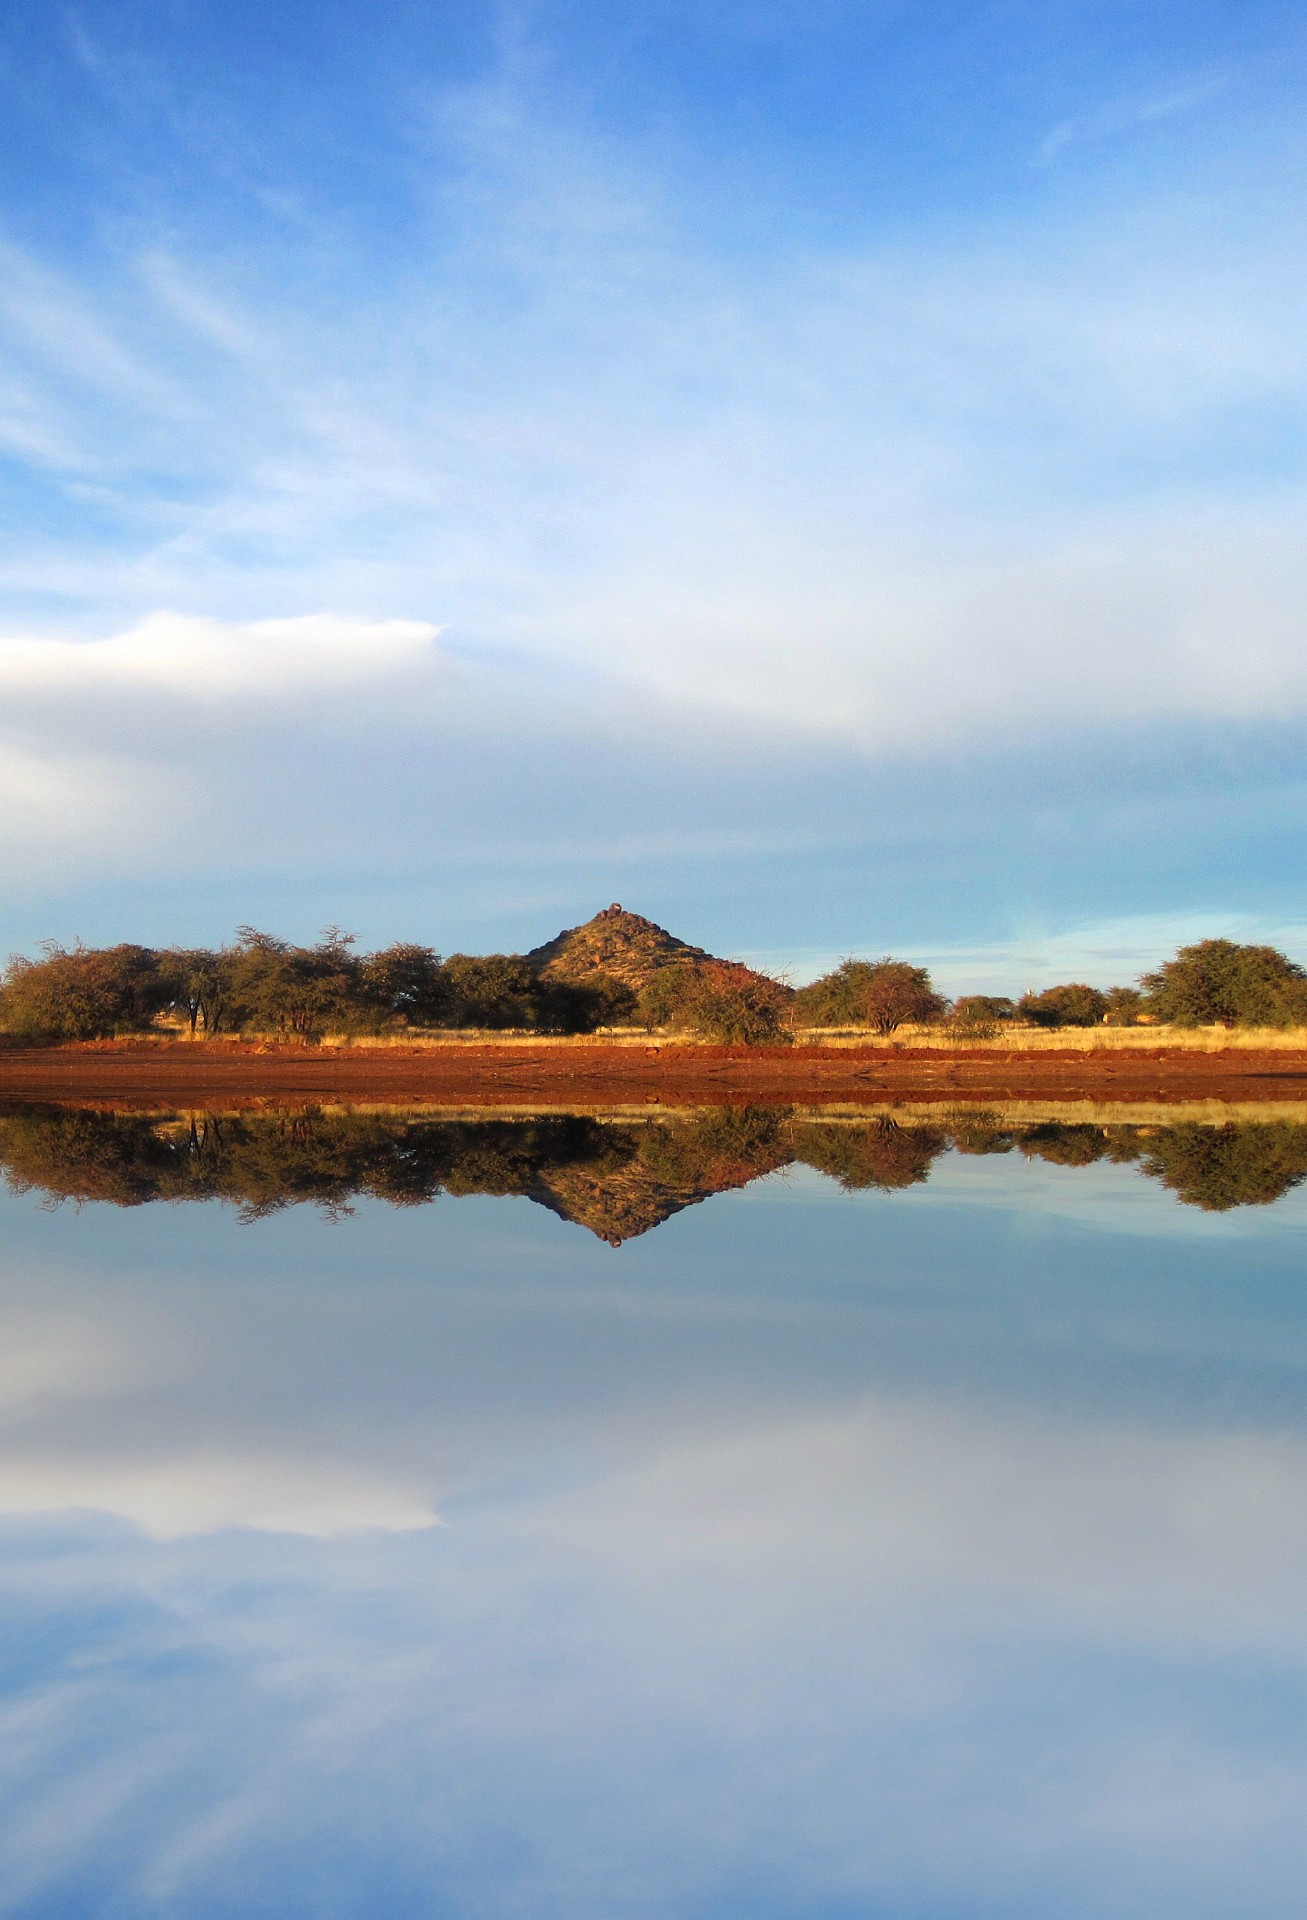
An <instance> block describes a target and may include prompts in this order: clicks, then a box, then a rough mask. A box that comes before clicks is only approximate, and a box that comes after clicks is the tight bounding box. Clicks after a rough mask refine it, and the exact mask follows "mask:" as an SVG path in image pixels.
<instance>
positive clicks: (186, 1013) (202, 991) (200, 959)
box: [157, 947, 234, 1036]
mask: <svg viewBox="0 0 1307 1920" xmlns="http://www.w3.org/2000/svg"><path fill="white" fill-rule="evenodd" d="M157 959H158V968H159V978H160V981H161V983H162V984H163V986H164V988H165V990H166V993H167V999H166V1002H165V1004H166V1005H167V1006H168V1007H169V1008H171V1009H172V1010H173V1011H174V1012H176V1013H179V1014H181V1016H182V1017H183V1019H185V1021H186V1022H187V1025H188V1027H189V1029H190V1032H191V1034H192V1036H194V1034H195V1033H196V1031H197V1029H199V1028H201V1027H202V1028H203V1029H204V1031H205V1033H206V1034H215V1033H219V1032H221V1030H222V1028H223V1026H224V1024H225V1023H226V1022H227V1021H228V1018H229V1016H230V1014H231V1012H232V975H233V967H234V956H233V954H232V953H231V951H230V950H229V949H228V948H226V947H223V948H221V949H220V950H219V951H218V952H217V953H211V952H210V951H209V950H208V949H207V948H206V947H170V948H169V949H168V951H167V952H166V953H161V954H159V955H158V956H157Z"/></svg>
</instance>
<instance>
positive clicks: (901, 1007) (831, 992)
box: [794, 955, 947, 1034]
mask: <svg viewBox="0 0 1307 1920" xmlns="http://www.w3.org/2000/svg"><path fill="white" fill-rule="evenodd" d="M946 1005H947V1002H946V1001H945V1000H944V999H943V997H942V996H941V995H940V994H938V993H936V992H935V989H934V987H933V986H932V985H931V980H930V975H929V973H928V972H927V971H926V969H925V967H914V966H912V965H911V964H910V962H908V961H907V960H893V959H891V958H890V957H889V956H888V955H887V956H886V957H885V958H884V959H883V960H842V961H841V962H840V964H839V966H838V967H836V968H835V969H834V971H833V972H831V973H826V974H823V975H822V977H821V978H820V979H819V980H814V981H813V982H812V984H811V985H810V986H807V987H800V989H799V991H798V993H797V994H796V995H795V1007H794V1011H795V1014H796V1016H797V1018H798V1019H799V1020H801V1021H802V1022H803V1023H804V1024H805V1025H808V1026H814V1027H871V1028H872V1029H873V1030H874V1031H875V1032H876V1033H881V1034H890V1033H894V1032H896V1031H897V1029H898V1028H899V1027H901V1026H903V1025H904V1024H905V1023H907V1022H912V1023H914V1024H915V1023H918V1022H921V1021H927V1020H935V1019H937V1018H938V1017H939V1015H940V1014H942V1013H943V1012H944V1010H945V1007H946Z"/></svg>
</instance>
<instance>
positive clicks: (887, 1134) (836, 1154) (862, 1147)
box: [792, 1115, 949, 1193]
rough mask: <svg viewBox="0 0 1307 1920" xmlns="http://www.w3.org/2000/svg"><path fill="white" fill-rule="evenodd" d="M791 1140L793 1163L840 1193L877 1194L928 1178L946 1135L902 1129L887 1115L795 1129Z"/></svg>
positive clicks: (923, 1129) (919, 1128) (945, 1143)
mask: <svg viewBox="0 0 1307 1920" xmlns="http://www.w3.org/2000/svg"><path fill="white" fill-rule="evenodd" d="M792 1138H793V1144H794V1157H795V1159H797V1160H802V1161H804V1162H805V1163H806V1164H807V1165H808V1166H810V1167H815V1168H816V1170H817V1172H818V1173H825V1174H829V1176H830V1178H831V1179H832V1180H838V1181H839V1183H840V1185H841V1186H842V1187H844V1188H846V1189H849V1190H853V1189H857V1188H866V1187H875V1188H877V1189H878V1190H879V1191H880V1192H881V1193H893V1192H895V1191H896V1190H897V1189H898V1188H900V1187H912V1186H916V1185H917V1184H918V1182H920V1181H922V1180H927V1179H929V1177H930V1169H931V1165H932V1163H933V1162H934V1160H935V1159H936V1158H937V1156H938V1155H939V1154H941V1153H943V1151H944V1149H945V1147H947V1146H948V1144H949V1142H948V1136H947V1134H944V1133H939V1132H937V1131H936V1130H935V1129H934V1128H931V1127H924V1126H910V1127H902V1126H900V1125H899V1123H898V1122H897V1121H896V1120H892V1119H890V1118H889V1117H888V1115H881V1116H880V1117H878V1118H877V1119H875V1120H873V1121H871V1122H870V1124H868V1125H864V1126H829V1125H822V1124H820V1123H814V1124H810V1125H808V1126H798V1127H795V1128H794V1130H793V1134H792Z"/></svg>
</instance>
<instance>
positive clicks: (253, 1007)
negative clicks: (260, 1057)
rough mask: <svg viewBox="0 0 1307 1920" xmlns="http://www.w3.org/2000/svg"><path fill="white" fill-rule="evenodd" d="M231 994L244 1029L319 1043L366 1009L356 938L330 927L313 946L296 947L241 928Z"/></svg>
mask: <svg viewBox="0 0 1307 1920" xmlns="http://www.w3.org/2000/svg"><path fill="white" fill-rule="evenodd" d="M237 940H238V944H237V945H236V947H235V948H234V949H233V950H232V954H231V994H232V1000H233V1003H234V1007H235V1011H236V1015H237V1017H238V1018H239V1020H240V1024H241V1025H242V1026H243V1027H250V1028H253V1029H255V1031H257V1032H261V1033H289V1034H293V1035H294V1036H295V1037H296V1039H299V1040H313V1039H316V1038H317V1037H318V1036H319V1035H320V1034H322V1033H323V1032H324V1031H325V1030H326V1029H328V1028H330V1027H334V1026H340V1027H348V1026H350V1025H353V1024H354V1023H355V1022H356V1021H357V1019H358V1015H359V1011H360V993H359V962H358V960H357V958H356V957H355V955H354V954H353V953H352V952H351V951H350V949H351V947H352V946H353V943H354V935H353V934H350V933H342V932H341V931H340V929H339V928H338V927H328V928H327V929H326V930H325V931H324V933H323V935H322V938H321V940H320V941H319V942H318V944H317V945H316V946H313V947H296V946H292V945H291V944H290V942H289V941H287V940H279V939H277V938H276V936H275V935H274V934H271V933H260V932H259V930H258V928H257V927H240V928H238V929H237Z"/></svg>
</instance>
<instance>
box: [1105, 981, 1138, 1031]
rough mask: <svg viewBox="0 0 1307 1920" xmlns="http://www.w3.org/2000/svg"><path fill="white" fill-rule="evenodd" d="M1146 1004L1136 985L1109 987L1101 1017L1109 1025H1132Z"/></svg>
mask: <svg viewBox="0 0 1307 1920" xmlns="http://www.w3.org/2000/svg"><path fill="white" fill-rule="evenodd" d="M1147 1010H1148V1009H1147V1005H1146V1002H1145V1000H1144V996H1143V994H1142V993H1141V992H1140V991H1139V988H1138V987H1109V988H1108V990H1107V1006H1106V1008H1105V1009H1104V1012H1103V1018H1104V1020H1105V1021H1106V1022H1107V1024H1108V1026H1109V1027H1133V1026H1134V1025H1135V1024H1136V1023H1137V1021H1138V1019H1139V1016H1140V1014H1141V1013H1146V1012H1147Z"/></svg>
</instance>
